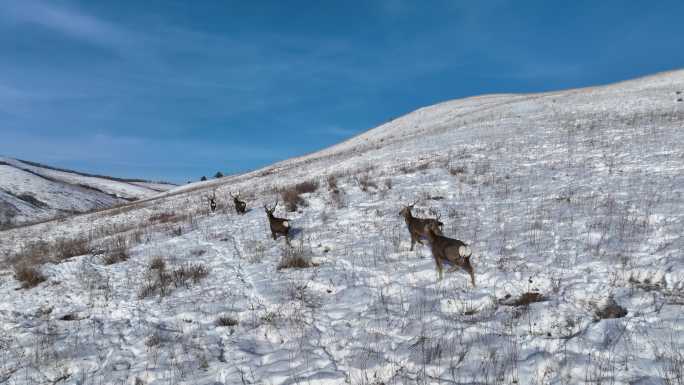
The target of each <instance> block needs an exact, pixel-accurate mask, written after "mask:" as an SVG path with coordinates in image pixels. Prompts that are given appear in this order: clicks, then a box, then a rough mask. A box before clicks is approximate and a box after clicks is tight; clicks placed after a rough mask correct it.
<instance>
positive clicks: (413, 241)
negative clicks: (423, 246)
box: [411, 234, 416, 251]
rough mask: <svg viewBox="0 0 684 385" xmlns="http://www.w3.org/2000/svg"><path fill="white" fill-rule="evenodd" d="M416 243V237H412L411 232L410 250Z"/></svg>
mask: <svg viewBox="0 0 684 385" xmlns="http://www.w3.org/2000/svg"><path fill="white" fill-rule="evenodd" d="M415 244H416V239H415V238H413V234H411V251H413V245H415Z"/></svg>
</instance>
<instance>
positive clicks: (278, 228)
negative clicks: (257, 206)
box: [264, 200, 290, 245]
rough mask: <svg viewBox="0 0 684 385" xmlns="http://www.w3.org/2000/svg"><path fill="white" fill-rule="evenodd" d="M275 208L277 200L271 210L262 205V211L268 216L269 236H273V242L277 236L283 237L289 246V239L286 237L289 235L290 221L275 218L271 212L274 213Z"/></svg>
mask: <svg viewBox="0 0 684 385" xmlns="http://www.w3.org/2000/svg"><path fill="white" fill-rule="evenodd" d="M276 207H278V200H276V203H275V205H274V206H273V207H272V208H268V207H267V206H266V205H265V204H264V210H265V211H266V215H267V216H268V224H269V225H270V227H271V236H273V239H274V240H275V239H276V236H277V235H284V236H285V242H286V243H287V244H288V245H289V244H290V239H289V238H288V237H289V235H290V220H289V219H286V218H277V217H276V216H274V215H273V212H274V211H275V209H276Z"/></svg>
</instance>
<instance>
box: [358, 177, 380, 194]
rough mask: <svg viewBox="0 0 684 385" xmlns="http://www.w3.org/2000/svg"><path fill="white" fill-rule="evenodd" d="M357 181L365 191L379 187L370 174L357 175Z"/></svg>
mask: <svg viewBox="0 0 684 385" xmlns="http://www.w3.org/2000/svg"><path fill="white" fill-rule="evenodd" d="M355 179H356V183H357V184H358V185H359V188H360V189H361V191H363V192H368V191H370V189H371V188H373V189H376V190H377V189H378V185H377V184H376V183H375V182H374V181H373V180H371V178H370V175H369V174H361V176H359V177H356V178H355Z"/></svg>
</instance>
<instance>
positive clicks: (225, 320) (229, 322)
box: [214, 315, 238, 327]
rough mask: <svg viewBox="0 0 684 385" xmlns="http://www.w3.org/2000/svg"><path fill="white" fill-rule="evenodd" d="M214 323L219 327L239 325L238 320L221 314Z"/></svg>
mask: <svg viewBox="0 0 684 385" xmlns="http://www.w3.org/2000/svg"><path fill="white" fill-rule="evenodd" d="M214 324H215V325H216V326H218V327H232V326H237V324H238V320H236V319H235V318H233V317H229V316H226V315H224V316H220V317H218V318H217V319H216V321H214Z"/></svg>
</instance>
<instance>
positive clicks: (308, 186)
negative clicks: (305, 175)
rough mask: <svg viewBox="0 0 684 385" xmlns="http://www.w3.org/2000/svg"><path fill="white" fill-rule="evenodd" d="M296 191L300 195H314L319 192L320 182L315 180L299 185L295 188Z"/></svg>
mask: <svg viewBox="0 0 684 385" xmlns="http://www.w3.org/2000/svg"><path fill="white" fill-rule="evenodd" d="M294 189H295V190H296V191H297V192H298V193H300V194H307V193H312V192H315V191H316V190H318V182H317V181H315V180H310V181H306V182H302V183H298V184H296V185H295V186H294Z"/></svg>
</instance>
